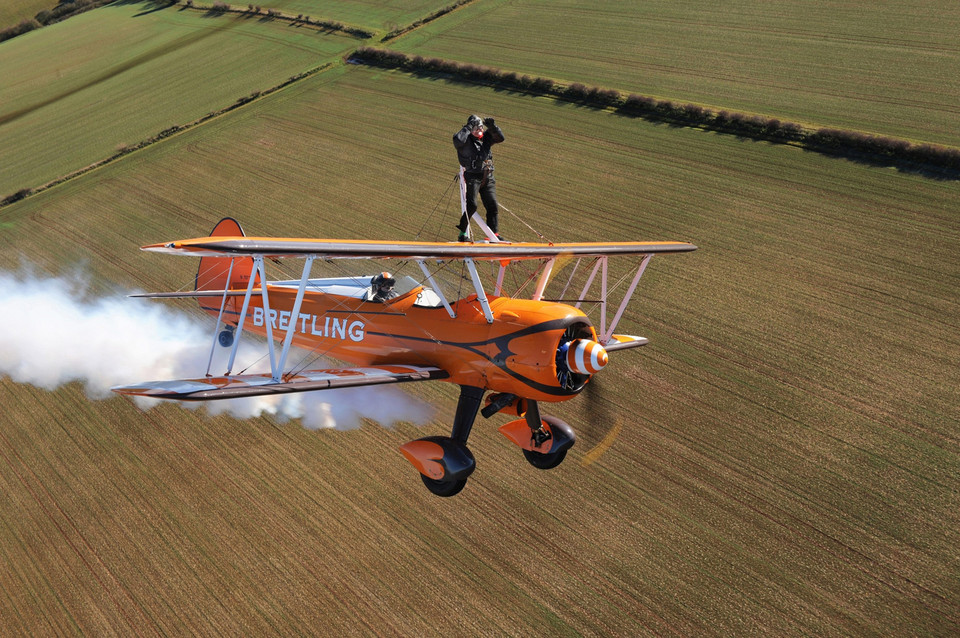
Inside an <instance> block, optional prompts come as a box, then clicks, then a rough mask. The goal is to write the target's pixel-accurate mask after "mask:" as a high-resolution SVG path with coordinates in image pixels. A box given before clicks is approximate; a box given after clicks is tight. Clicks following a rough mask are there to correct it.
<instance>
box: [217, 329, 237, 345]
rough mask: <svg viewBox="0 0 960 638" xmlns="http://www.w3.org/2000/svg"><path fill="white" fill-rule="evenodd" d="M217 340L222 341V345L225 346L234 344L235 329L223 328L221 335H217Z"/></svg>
mask: <svg viewBox="0 0 960 638" xmlns="http://www.w3.org/2000/svg"><path fill="white" fill-rule="evenodd" d="M217 341H219V342H220V345H221V346H223V347H224V348H229V347H230V346H232V345H233V330H223V331H221V332H220V335H219V336H218V337H217Z"/></svg>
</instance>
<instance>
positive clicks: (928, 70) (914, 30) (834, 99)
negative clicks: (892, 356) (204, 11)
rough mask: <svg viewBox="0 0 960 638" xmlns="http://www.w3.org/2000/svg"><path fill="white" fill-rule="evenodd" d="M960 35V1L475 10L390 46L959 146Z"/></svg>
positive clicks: (534, 2) (665, 0)
mask: <svg viewBox="0 0 960 638" xmlns="http://www.w3.org/2000/svg"><path fill="white" fill-rule="evenodd" d="M958 32H960V5H957V4H954V3H943V2H935V3H929V2H922V3H917V2H912V1H909V0H897V1H894V2H884V3H880V4H877V3H863V2H846V3H818V4H810V3H790V2H775V3H768V2H757V1H756V0H737V1H736V2H723V3H718V2H704V1H699V2H671V1H670V0H657V1H654V2H606V3H598V4H597V3H595V4H585V3H583V2H579V1H577V0H563V1H561V2H556V1H555V0H520V1H518V2H510V3H503V2H478V3H475V4H473V5H471V6H470V7H469V8H468V9H463V10H461V11H457V12H454V13H453V14H450V15H448V16H445V17H444V18H442V19H440V20H438V21H436V22H435V23H434V24H433V25H431V26H429V27H427V28H425V29H422V30H420V31H418V32H417V33H416V34H411V35H410V36H408V37H405V38H403V39H402V40H400V41H398V42H396V43H395V44H393V43H392V44H391V46H392V47H393V48H396V49H398V50H401V51H404V52H407V53H415V54H419V55H422V56H424V57H431V56H434V57H441V58H450V59H453V60H458V61H461V62H473V63H475V64H486V65H490V66H495V67H499V68H503V69H509V70H513V71H516V72H518V73H528V74H530V75H533V76H545V77H550V78H554V79H558V80H564V81H568V82H581V83H584V84H587V85H596V86H603V87H609V88H614V89H618V90H620V91H623V92H625V93H639V94H642V95H649V96H654V97H657V98H659V99H668V100H673V101H675V102H681V103H683V102H694V103H698V104H702V105H707V106H710V107H714V108H716V109H718V110H721V109H726V110H730V111H745V112H747V113H759V114H762V115H766V116H770V117H776V118H780V119H782V120H785V121H791V122H797V123H800V124H809V125H813V126H823V127H833V128H845V129H854V130H859V131H864V132H868V133H874V134H879V135H892V136H897V137H904V138H907V139H912V140H915V141H921V142H932V143H937V144H948V145H953V146H957V145H960V132H958V130H957V127H956V126H955V124H956V122H957V118H958V113H960V110H958V107H957V104H958V102H960V40H958V39H957V37H956V34H957V33H958ZM530 34H535V37H530Z"/></svg>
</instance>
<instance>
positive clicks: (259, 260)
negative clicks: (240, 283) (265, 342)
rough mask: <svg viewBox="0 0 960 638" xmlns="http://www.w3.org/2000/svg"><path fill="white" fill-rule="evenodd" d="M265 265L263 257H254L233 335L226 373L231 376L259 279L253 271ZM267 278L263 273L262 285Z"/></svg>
mask: <svg viewBox="0 0 960 638" xmlns="http://www.w3.org/2000/svg"><path fill="white" fill-rule="evenodd" d="M262 266H263V257H261V256H256V257H254V258H253V269H252V272H251V273H250V281H249V282H248V283H247V294H245V295H244V296H243V308H241V310H240V319H239V320H238V321H237V333H236V334H235V335H234V337H233V349H232V350H230V361H229V362H228V363H227V372H226V375H227V376H229V375H230V373H231V372H233V363H234V361H236V359H237V350H239V349H240V335H241V334H243V324H244V323H246V321H247V310H248V309H249V308H250V297H251V295H252V294H253V282H255V281H256V280H257V277H256V276H255V275H254V274H253V271H255V272H260V269H261V267H262ZM265 281H266V280H265V279H264V278H263V275H261V276H260V287H261V288H265V287H266V284H265V283H264V282H265Z"/></svg>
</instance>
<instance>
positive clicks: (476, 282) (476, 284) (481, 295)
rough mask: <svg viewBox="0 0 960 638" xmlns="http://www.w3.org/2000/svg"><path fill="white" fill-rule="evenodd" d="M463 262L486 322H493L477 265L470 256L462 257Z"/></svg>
mask: <svg viewBox="0 0 960 638" xmlns="http://www.w3.org/2000/svg"><path fill="white" fill-rule="evenodd" d="M463 263H465V264H466V265H467V269H468V270H469V271H470V278H471V279H473V288H474V290H476V292H477V301H479V302H480V307H481V308H483V316H484V317H486V319H487V323H493V311H491V310H490V303H489V302H488V301H487V293H485V292H484V291H483V282H482V281H480V273H478V272H477V265H476V264H475V263H473V259H471V258H470V257H466V258H464V260H463Z"/></svg>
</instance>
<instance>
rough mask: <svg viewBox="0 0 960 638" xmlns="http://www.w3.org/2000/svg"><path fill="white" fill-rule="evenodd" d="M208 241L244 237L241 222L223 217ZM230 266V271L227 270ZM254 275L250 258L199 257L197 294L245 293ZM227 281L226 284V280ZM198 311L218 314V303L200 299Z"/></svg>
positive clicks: (216, 299)
mask: <svg viewBox="0 0 960 638" xmlns="http://www.w3.org/2000/svg"><path fill="white" fill-rule="evenodd" d="M210 236H211V237H244V236H245V235H244V232H243V228H241V227H240V222H238V221H237V220H235V219H234V218H232V217H224V218H223V219H221V220H220V221H219V222H217V225H216V226H214V228H213V232H211V233H210ZM230 262H233V270H232V271H231V269H230ZM252 273H253V258H251V257H201V258H200V267H199V269H198V270H197V278H196V282H195V289H196V290H243V291H245V290H246V289H247V286H248V285H249V282H250V277H251V274H252ZM227 277H229V278H230V279H229V281H228V280H227ZM199 301H200V307H201V308H203V309H204V310H206V311H207V312H211V313H214V314H217V313H218V312H219V311H220V302H221V300H220V299H218V298H213V297H201V298H200V300H199Z"/></svg>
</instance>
